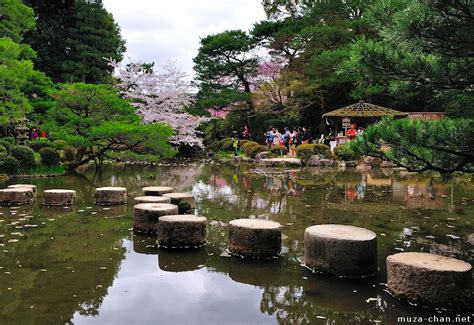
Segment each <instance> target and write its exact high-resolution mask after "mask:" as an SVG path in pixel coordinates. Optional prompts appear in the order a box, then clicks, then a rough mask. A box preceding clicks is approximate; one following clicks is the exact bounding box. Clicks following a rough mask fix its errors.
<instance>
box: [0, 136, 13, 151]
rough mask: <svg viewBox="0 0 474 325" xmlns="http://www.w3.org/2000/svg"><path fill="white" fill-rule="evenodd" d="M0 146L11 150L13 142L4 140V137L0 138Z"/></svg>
mask: <svg viewBox="0 0 474 325" xmlns="http://www.w3.org/2000/svg"><path fill="white" fill-rule="evenodd" d="M0 146H2V147H4V148H5V150H6V151H7V152H10V151H11V150H12V144H11V143H10V142H9V141H7V140H4V138H2V139H0Z"/></svg>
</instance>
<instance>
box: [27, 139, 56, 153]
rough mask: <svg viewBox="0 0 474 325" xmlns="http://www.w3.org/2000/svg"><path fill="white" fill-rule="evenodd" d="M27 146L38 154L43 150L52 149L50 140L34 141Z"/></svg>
mask: <svg viewBox="0 0 474 325" xmlns="http://www.w3.org/2000/svg"><path fill="white" fill-rule="evenodd" d="M27 144H28V147H30V148H31V149H33V150H34V151H36V152H39V151H40V150H41V149H43V148H47V147H52V143H51V142H50V141H48V140H46V141H44V140H42V141H40V140H33V141H29V142H28V143H27Z"/></svg>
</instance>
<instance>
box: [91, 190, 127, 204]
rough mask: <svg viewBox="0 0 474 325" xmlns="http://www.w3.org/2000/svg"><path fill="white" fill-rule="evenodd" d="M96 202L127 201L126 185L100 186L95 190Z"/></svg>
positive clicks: (121, 202)
mask: <svg viewBox="0 0 474 325" xmlns="http://www.w3.org/2000/svg"><path fill="white" fill-rule="evenodd" d="M95 202H96V204H98V205H120V204H125V202H127V189H126V188H125V187H100V188H97V189H96V190H95Z"/></svg>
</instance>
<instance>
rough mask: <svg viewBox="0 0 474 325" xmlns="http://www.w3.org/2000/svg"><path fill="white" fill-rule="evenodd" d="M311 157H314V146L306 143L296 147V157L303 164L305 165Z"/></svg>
mask: <svg viewBox="0 0 474 325" xmlns="http://www.w3.org/2000/svg"><path fill="white" fill-rule="evenodd" d="M312 155H314V144H311V143H306V144H300V145H299V146H298V147H296V156H298V158H300V159H301V160H302V161H303V163H306V162H307V161H308V160H309V158H311V156H312Z"/></svg>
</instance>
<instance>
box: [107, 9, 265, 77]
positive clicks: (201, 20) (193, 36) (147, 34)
mask: <svg viewBox="0 0 474 325" xmlns="http://www.w3.org/2000/svg"><path fill="white" fill-rule="evenodd" d="M103 3H104V6H105V7H106V8H107V10H108V11H110V12H111V13H112V14H113V15H114V18H115V20H116V21H117V22H118V24H119V25H120V27H121V29H122V35H123V37H124V38H125V40H126V41H127V53H126V54H125V57H131V58H132V59H133V60H141V61H145V62H152V61H153V62H155V63H156V64H163V63H164V62H166V61H167V60H174V61H176V62H177V64H178V65H179V66H181V67H182V69H183V70H184V71H186V72H187V73H188V74H189V75H191V76H192V75H193V74H194V72H193V61H192V60H193V58H194V57H195V56H196V55H197V51H198V48H199V42H200V39H201V38H203V37H205V36H207V35H209V34H215V33H219V32H222V31H225V30H231V29H243V30H249V29H251V28H252V26H253V24H254V23H255V22H257V21H260V20H263V19H265V13H264V11H263V7H262V5H261V1H260V0H200V1H196V0H173V1H168V0H134V1H133V2H130V1H129V0H104V1H103Z"/></svg>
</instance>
